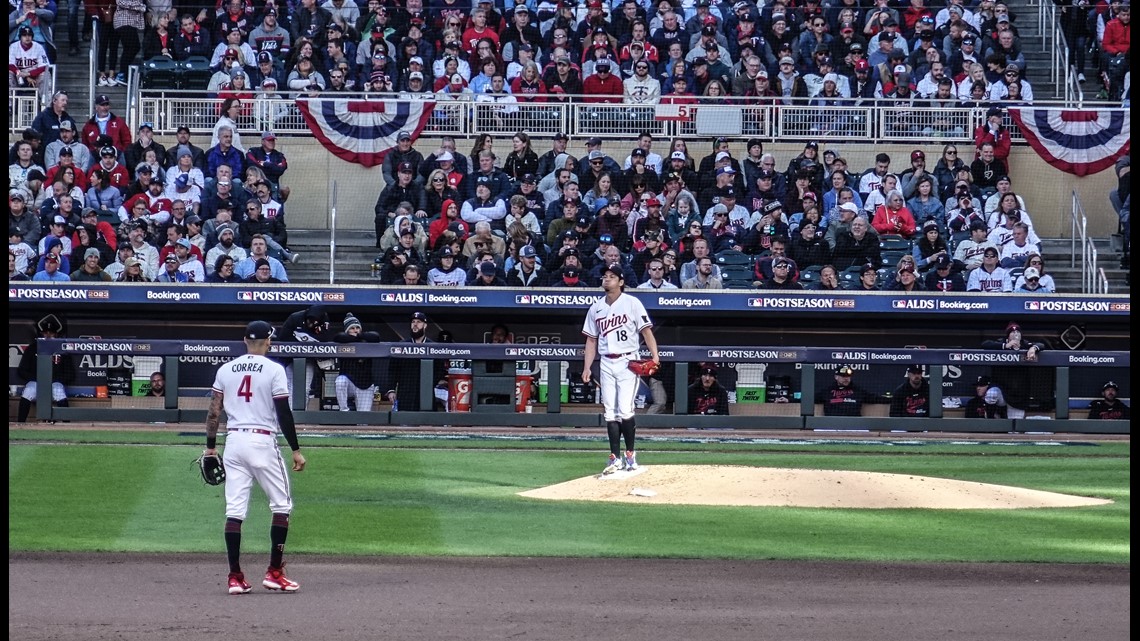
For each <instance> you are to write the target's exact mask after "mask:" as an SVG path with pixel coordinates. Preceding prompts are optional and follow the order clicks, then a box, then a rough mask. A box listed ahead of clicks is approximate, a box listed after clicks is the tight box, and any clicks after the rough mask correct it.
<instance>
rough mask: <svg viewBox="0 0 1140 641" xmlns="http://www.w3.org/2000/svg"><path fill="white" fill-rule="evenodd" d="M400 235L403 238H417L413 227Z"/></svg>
mask: <svg viewBox="0 0 1140 641" xmlns="http://www.w3.org/2000/svg"><path fill="white" fill-rule="evenodd" d="M400 235H401V236H412V237H415V235H416V231H415V230H414V229H412V228H411V227H409V228H408V229H405V230H404V231H402V232H400Z"/></svg>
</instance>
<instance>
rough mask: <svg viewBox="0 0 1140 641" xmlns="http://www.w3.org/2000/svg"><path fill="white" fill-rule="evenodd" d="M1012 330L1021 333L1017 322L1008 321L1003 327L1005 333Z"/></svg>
mask: <svg viewBox="0 0 1140 641" xmlns="http://www.w3.org/2000/svg"><path fill="white" fill-rule="evenodd" d="M1014 330H1017V331H1019V332H1020V331H1021V325H1020V324H1019V323H1018V322H1017V321H1010V322H1009V324H1008V325H1006V326H1005V333H1006V334H1008V333H1010V332H1012V331H1014Z"/></svg>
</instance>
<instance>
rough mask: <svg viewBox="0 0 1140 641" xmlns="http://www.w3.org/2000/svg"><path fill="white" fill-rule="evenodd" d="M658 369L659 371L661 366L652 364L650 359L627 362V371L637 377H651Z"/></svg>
mask: <svg viewBox="0 0 1140 641" xmlns="http://www.w3.org/2000/svg"><path fill="white" fill-rule="evenodd" d="M659 369H661V366H660V365H658V364H657V363H655V362H653V359H652V358H647V359H645V360H640V361H630V362H629V371H631V372H633V373H634V374H637V375H638V376H653V375H654V374H656V373H657V370H659Z"/></svg>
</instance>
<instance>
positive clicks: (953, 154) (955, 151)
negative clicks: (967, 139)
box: [946, 149, 958, 156]
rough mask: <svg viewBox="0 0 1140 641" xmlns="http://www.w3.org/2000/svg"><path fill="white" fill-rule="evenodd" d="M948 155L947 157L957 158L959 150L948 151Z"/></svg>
mask: <svg viewBox="0 0 1140 641" xmlns="http://www.w3.org/2000/svg"><path fill="white" fill-rule="evenodd" d="M946 155H947V156H957V155H958V150H957V149H947V150H946Z"/></svg>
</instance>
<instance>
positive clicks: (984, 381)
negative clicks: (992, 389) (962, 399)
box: [974, 376, 990, 387]
mask: <svg viewBox="0 0 1140 641" xmlns="http://www.w3.org/2000/svg"><path fill="white" fill-rule="evenodd" d="M981 385H985V386H986V387H989V386H990V377H989V376H979V377H978V378H976V379H974V387H979V386H981Z"/></svg>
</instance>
